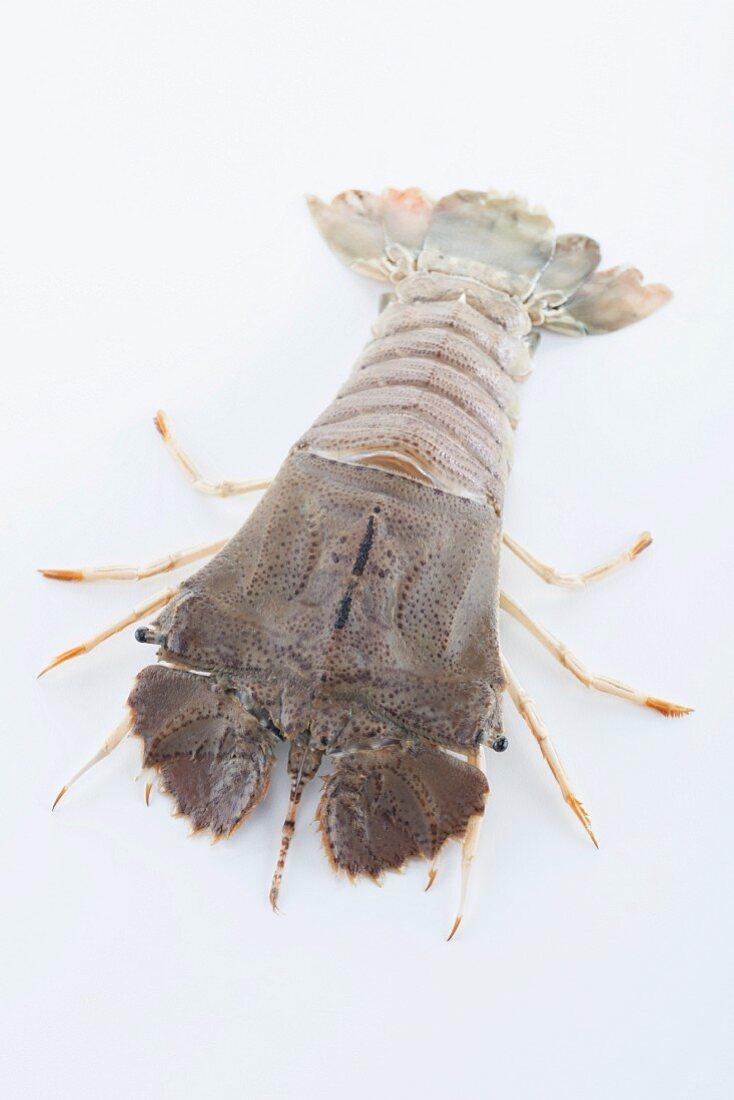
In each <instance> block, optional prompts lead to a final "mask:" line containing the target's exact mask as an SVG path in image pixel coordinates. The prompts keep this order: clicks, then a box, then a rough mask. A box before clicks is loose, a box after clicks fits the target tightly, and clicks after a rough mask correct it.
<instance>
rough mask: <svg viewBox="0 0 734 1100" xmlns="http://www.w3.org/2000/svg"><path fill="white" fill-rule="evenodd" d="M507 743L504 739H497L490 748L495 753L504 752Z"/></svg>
mask: <svg viewBox="0 0 734 1100" xmlns="http://www.w3.org/2000/svg"><path fill="white" fill-rule="evenodd" d="M509 743H510V742H509V741H508V740H507V738H506V737H498V738H497V740H496V741H493V742H492V748H493V749H494V751H495V752H504V751H505V749H506V748H507V746H508V745H509Z"/></svg>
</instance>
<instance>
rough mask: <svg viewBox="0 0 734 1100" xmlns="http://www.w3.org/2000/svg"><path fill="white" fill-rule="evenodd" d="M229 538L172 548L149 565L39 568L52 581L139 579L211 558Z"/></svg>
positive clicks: (155, 575)
mask: <svg viewBox="0 0 734 1100" xmlns="http://www.w3.org/2000/svg"><path fill="white" fill-rule="evenodd" d="M228 542H229V539H228V538H226V539H217V541H216V542H209V543H207V545H206V546H194V547H189V548H188V549H186V550H174V552H173V553H172V554H166V556H165V558H158V559H157V560H156V561H152V562H149V563H148V565H110V566H103V567H102V568H100V569H39V570H38V572H39V573H42V574H43V576H44V577H50V578H51V580H54V581H142V580H145V579H146V578H147V577H157V576H158V575H159V574H160V573H170V572H171V571H172V570H173V569H179V568H180V567H181V566H182V565H190V564H191V562H194V561H200V560H201V559H202V558H210V557H212V556H213V555H214V554H217V553H219V551H220V550H221V549H222V547H224V546H226V545H227V543H228Z"/></svg>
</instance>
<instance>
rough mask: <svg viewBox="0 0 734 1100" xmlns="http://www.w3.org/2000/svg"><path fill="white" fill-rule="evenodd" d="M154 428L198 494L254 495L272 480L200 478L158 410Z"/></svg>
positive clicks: (164, 417)
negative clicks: (215, 479)
mask: <svg viewBox="0 0 734 1100" xmlns="http://www.w3.org/2000/svg"><path fill="white" fill-rule="evenodd" d="M153 422H154V424H155V426H156V428H157V429H158V431H159V432H160V434H161V436H162V437H163V441H164V443H165V444H166V446H167V447H168V449H169V451H170V452H171V454H172V455H173V457H174V458H175V460H176V462H177V463H178V464H179V466H180V467H181V469H182V470H183V472H184V473H185V474H186V476H187V477H188V479H189V480H190V481H191V483H192V484H193V486H194V488H195V489H198V490H199V492H200V493H209V494H211V495H213V496H217V497H231V496H237V495H238V494H240V493H254V492H256V491H258V490H259V489H267V487H268V486H269V485H270V483H271V481H272V478H261V479H260V480H255V481H209V479H208V478H205V477H202V476H201V474H200V473H199V471H198V470H197V468H196V466H194V464H193V462H192V461H191V459H190V458H189V457H188V455H187V454H186V453H185V451H184V450H183V448H182V447H181V444H180V443H179V442H178V440H177V438H176V436H175V435H174V434H173V432H172V431H171V428H170V425H169V423H168V419H167V417H166V414H165V413H164V412H163V410H162V409H159V410H158V412H157V413H156V415H155V417H154V420H153Z"/></svg>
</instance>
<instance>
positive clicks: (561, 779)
mask: <svg viewBox="0 0 734 1100" xmlns="http://www.w3.org/2000/svg"><path fill="white" fill-rule="evenodd" d="M502 670H503V672H504V674H505V680H506V681H507V690H508V692H509V694H510V698H511V699H512V701H513V703H514V704H515V706H516V707H517V710H518V713H519V714H520V716H521V717H522V718H523V719H524V720H525V722H526V723H527V725H528V727H529V728H530V732H531V733H532V735H533V737H534V738H535V740H536V741H537V742H538V745H539V747H540V751H541V752H542V754H543V759H544V760H545V762H546V764H547V765H548V767H549V768H550V770H551V771H552V772H553V777H554V779H555V781H556V783H557V784H558V786H559V787H560V788H561V794H562V795H563V799H564V801H565V802H567V803H568V805H569V806H570V807H571V809H572V810H573V812H574V813H575V814H576V817H577V818H578V819H579V821H580V822H581V824H582V825H583V827H584V828H585V829H586V832H587V833H588V834H589V836H590V837H591V840H592V842H593V844H594V846H595V847H596V848H598V847H599V845H598V843H597V840H596V837H595V836H594V832H593V830H592V828H591V818H590V817H589V815H588V814H587V812H586V810H585V809H584V807H583V806H582V805H581V802H580V801H579V799H578V798H577V797H576V795H575V794H574V793H573V791H572V790H571V785H570V783H569V782H568V778H567V776H566V773H565V772H564V770H563V768H562V766H561V762H560V760H559V759H558V754H557V753H556V750H555V749H554V748H553V745H552V744H551V742H550V738H549V737H548V731H547V730H546V728H545V725H544V724H543V720H542V719H541V717H540V715H539V714H538V712H537V710H536V709H535V703H534V702H533V700H532V699H531V698H530V696H529V695H526V694H525V692H524V691H523V689H522V687H521V686H520V684H519V682H518V680H517V678H516V676H515V674H514V672H513V671H512V669H511V668H510V666H509V665H508V663H507V661H505V660H504V659H503V660H502Z"/></svg>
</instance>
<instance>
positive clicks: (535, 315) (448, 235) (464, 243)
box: [308, 188, 671, 335]
mask: <svg viewBox="0 0 734 1100" xmlns="http://www.w3.org/2000/svg"><path fill="white" fill-rule="evenodd" d="M308 203H309V207H310V210H311V213H312V215H313V217H314V220H315V222H316V224H317V226H318V228H319V231H320V232H321V234H322V236H323V237H324V239H325V240H326V242H327V244H328V245H329V246H330V248H331V249H332V250H333V251H334V252H335V253H336V254H337V256H339V258H340V259H342V260H343V261H344V262H345V263H346V264H347V265H348V266H349V267H351V268H353V269H354V270H355V271H359V272H361V273H362V274H363V275H369V276H371V277H372V278H375V279H383V280H387V281H389V282H393V283H396V282H399V281H400V280H401V279H403V278H405V277H406V276H407V275H409V274H411V273H413V272H415V271H426V272H432V273H441V274H447V275H459V276H463V277H465V278H470V279H476V280H477V281H478V282H481V283H484V284H486V285H489V286H491V287H493V288H495V289H496V290H500V291H503V292H505V293H506V294H509V295H511V296H513V297H515V298H517V299H519V300H520V301H521V302H523V304H524V305H525V307H526V309H527V311H528V313H529V315H530V318H531V320H532V322H533V324H534V325H535V326H537V327H543V328H548V329H551V330H553V331H555V332H562V333H566V334H567V335H583V334H594V333H604V332H613V331H614V330H615V329H619V328H624V327H625V326H626V325H629V324H632V323H633V322H634V321H640V320H642V319H643V318H644V317H648V316H649V315H650V314H651V313H653V312H654V311H655V310H656V309H658V308H659V307H660V306H661V305H663V304H664V303H665V302H667V301H668V299H669V298H670V297H671V292H670V291H669V290H668V288H667V287H665V286H662V285H659V284H650V285H649V286H644V285H643V282H642V275H641V274H640V272H639V271H637V270H636V269H635V268H633V267H626V266H625V267H616V268H611V269H610V270H608V271H600V272H596V268H597V266H598V264H599V260H600V250H599V245H598V244H597V243H596V241H594V240H592V239H591V238H590V237H585V236H581V235H579V234H565V235H561V236H556V233H555V229H554V226H553V223H552V222H551V220H550V218H549V217H548V215H547V214H546V213H545V212H544V211H543V210H541V209H539V208H537V209H533V208H531V207H529V206H528V205H527V203H526V202H525V201H524V200H523V199H520V198H518V197H517V196H514V195H499V194H497V193H496V192H493V191H489V192H480V191H456V192H454V194H452V195H447V196H446V197H445V198H442V199H440V200H439V201H438V202H434V201H433V200H432V199H430V198H428V196H426V195H424V194H423V192H422V191H420V190H418V189H417V188H409V189H408V190H406V191H397V190H387V191H384V192H383V193H382V194H381V195H374V194H370V193H369V192H366V191H345V192H343V193H342V194H341V195H337V197H336V198H335V199H334V200H333V201H332V202H331V203H323V202H321V201H320V200H319V199H316V198H313V197H309V199H308Z"/></svg>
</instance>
